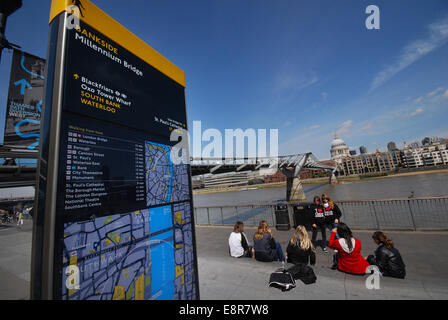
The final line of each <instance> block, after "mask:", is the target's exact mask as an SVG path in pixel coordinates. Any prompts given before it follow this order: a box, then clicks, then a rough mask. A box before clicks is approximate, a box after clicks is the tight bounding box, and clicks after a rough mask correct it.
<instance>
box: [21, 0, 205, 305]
mask: <svg viewBox="0 0 448 320" xmlns="http://www.w3.org/2000/svg"><path fill="white" fill-rule="evenodd" d="M63 4H64V1H62V0H58V1H53V8H54V9H53V10H52V12H53V13H56V12H58V10H57V8H59V7H58V5H61V7H60V8H61V10H65V7H63V6H62V5H63ZM82 5H83V8H84V9H83V11H82V12H83V15H84V18H83V17H82V16H81V19H80V21H79V23H78V24H77V28H64V29H62V28H61V27H62V26H67V24H66V22H67V21H66V19H67V18H66V17H65V12H64V11H61V13H64V14H62V15H61V14H60V15H59V16H57V17H56V16H55V17H54V19H53V20H51V21H52V22H51V31H50V34H51V38H50V44H55V45H56V46H57V47H58V48H61V50H59V51H58V50H55V51H54V52H58V54H60V55H61V56H60V57H56V58H52V53H51V52H53V51H50V54H49V58H48V69H49V71H48V79H47V89H48V88H50V89H51V88H52V87H51V85H52V84H53V85H54V83H53V81H60V83H58V84H57V85H54V87H53V89H52V90H54V91H53V92H51V90H49V91H48V90H47V92H46V96H45V99H44V101H45V110H44V111H45V116H44V117H43V126H42V141H41V145H42V147H41V149H42V150H41V153H42V155H43V156H42V161H41V164H43V165H45V164H48V167H49V168H48V170H46V169H45V168H44V169H42V168H43V167H42V166H40V170H41V172H40V175H39V177H43V176H45V175H46V176H45V177H46V180H45V181H40V180H39V186H38V190H39V192H38V195H39V196H40V198H39V199H40V200H39V202H38V206H37V210H36V212H37V218H36V221H37V222H36V223H37V224H39V222H40V221H43V220H42V219H47V218H48V217H50V216H54V228H52V229H50V228H49V229H50V231H48V232H46V230H43V229H42V231H43V232H42V234H49V233H52V234H53V235H54V237H53V239H54V245H53V246H52V248H49V249H47V247H46V246H45V244H46V242H45V241H42V243H43V245H42V247H43V248H44V249H43V250H42V251H44V256H45V258H47V257H48V261H50V259H51V260H52V262H53V265H52V268H51V270H46V269H45V268H46V267H47V266H46V265H45V266H43V267H42V268H40V269H39V268H35V270H37V271H36V272H35V273H34V274H36V273H37V275H35V277H34V278H33V279H35V281H34V283H33V289H32V290H33V293H34V292H36V293H35V297H42V296H43V297H45V298H46V297H49V298H52V299H62V300H194V299H198V298H199V285H198V268H197V258H196V247H195V232H194V215H193V203H192V188H191V177H190V168H189V164H188V163H186V162H182V161H179V159H177V158H178V155H179V153H181V154H184V152H187V151H184V147H181V146H180V144H179V141H178V140H176V139H174V140H172V139H171V134H172V132H173V131H175V132H179V131H181V130H184V129H185V130H186V129H187V120H186V116H187V115H186V106H185V86H184V81H183V80H184V79H183V78H184V77H183V72H181V71H180V69H178V68H177V67H175V66H174V65H172V64H171V63H170V62H169V61H168V60H165V58H163V57H162V56H160V54H158V53H156V52H153V49H152V48H150V47H149V46H148V45H147V44H145V43H143V42H140V41H141V40H139V39H132V37H133V35H132V34H130V33H129V31H127V30H126V29H125V28H124V27H123V26H121V25H118V24H117V23H116V22H114V21H112V20H111V18H110V17H108V16H107V15H106V14H105V13H104V12H102V11H100V10H99V9H98V8H96V7H95V6H94V5H93V4H92V3H90V2H89V1H82ZM80 9H82V8H80ZM98 21H102V23H101V24H99V23H98ZM54 30H58V32H55V31H54ZM118 30H121V32H118ZM120 34H125V35H126V36H124V37H123V38H120V37H117V35H120ZM138 43H140V44H139V45H138V46H136V47H134V46H135V45H136V44H138ZM50 48H52V47H50ZM58 61H63V63H62V64H58ZM59 67H60V69H59ZM52 68H53V69H54V70H57V71H54V72H52V71H51V70H52ZM26 81H28V83H29V80H27V79H25V80H24V81H22V79H14V82H13V85H14V88H15V90H16V91H17V94H21V92H25V94H26V93H27V92H28V91H29V90H33V89H29V86H28V84H27V82H26ZM31 86H32V84H31ZM55 96H56V97H60V99H57V98H53V99H51V98H52V97H55ZM36 106H37V105H36ZM50 120H51V121H50ZM51 137H57V139H51ZM46 146H48V150H50V151H51V150H57V152H54V153H51V152H49V153H48V154H49V155H48V154H47V153H46ZM186 150H188V148H186ZM46 156H48V157H53V158H45V157H46ZM44 160H45V161H44ZM51 177H54V181H57V182H56V183H55V184H56V185H51V186H48V185H47V184H46V182H47V181H51V179H52V178H51ZM54 188H56V189H57V192H55V193H54V192H48V190H50V189H54ZM49 197H51V198H49ZM46 203H51V204H52V206H51V208H49V209H48V210H44V205H46ZM50 210H52V211H50ZM39 214H41V215H42V218H41V220H39V217H40V216H39ZM47 228H48V227H47ZM39 231H40V230H39ZM44 240H45V239H44ZM49 240H50V239H49ZM51 241H53V240H52V239H51ZM35 248H38V249H35V250H34V252H35V253H36V255H35V257H34V260H35V261H37V262H36V263H35V265H36V266H39V265H38V263H40V261H41V260H40V259H41V256H42V254H41V251H40V250H39V243H37V244H36V245H35ZM46 250H47V251H46ZM43 259H44V258H43ZM43 259H42V260H43ZM41 270H43V272H41ZM38 272H41V273H42V274H43V275H44V276H45V277H48V279H50V278H51V281H46V282H45V281H41V279H42V277H39V273H38ZM39 281H41V282H39ZM50 282H51V288H50V289H51V290H50V289H48V288H47V287H50V284H49V283H50ZM41 288H44V290H41ZM39 291H40V292H39ZM50 291H51V292H50ZM42 292H43V293H42Z"/></svg>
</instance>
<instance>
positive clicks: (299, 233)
mask: <svg viewBox="0 0 448 320" xmlns="http://www.w3.org/2000/svg"><path fill="white" fill-rule="evenodd" d="M286 253H287V256H288V262H289V263H293V264H299V263H302V264H305V265H307V264H308V263H309V264H311V265H315V264H316V253H315V249H314V246H313V243H312V242H311V240H310V237H309V236H308V232H307V231H306V228H305V227H304V226H297V228H296V232H295V233H294V235H293V236H292V238H291V240H289V243H288V247H287V248H286Z"/></svg>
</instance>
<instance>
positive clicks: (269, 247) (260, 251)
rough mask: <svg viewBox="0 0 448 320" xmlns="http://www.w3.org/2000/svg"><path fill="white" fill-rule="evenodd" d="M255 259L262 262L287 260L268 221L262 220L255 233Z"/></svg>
mask: <svg viewBox="0 0 448 320" xmlns="http://www.w3.org/2000/svg"><path fill="white" fill-rule="evenodd" d="M254 250H255V259H256V260H258V261H262V262H272V261H282V262H284V261H285V256H284V254H283V250H282V247H281V245H280V243H279V242H278V241H276V240H275V239H274V235H273V234H272V231H271V228H269V225H268V224H267V222H266V221H261V222H260V224H259V226H258V230H257V233H255V235H254Z"/></svg>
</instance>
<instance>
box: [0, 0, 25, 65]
mask: <svg viewBox="0 0 448 320" xmlns="http://www.w3.org/2000/svg"><path fill="white" fill-rule="evenodd" d="M21 7H22V0H2V1H1V2H0V62H1V58H2V51H3V49H4V48H11V45H12V44H11V43H9V41H8V40H6V37H5V30H6V21H7V19H8V17H9V16H10V15H11V14H13V13H14V12H16V11H17V10H18V9H20V8H21Z"/></svg>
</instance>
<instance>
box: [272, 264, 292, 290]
mask: <svg viewBox="0 0 448 320" xmlns="http://www.w3.org/2000/svg"><path fill="white" fill-rule="evenodd" d="M268 286H269V287H274V288H277V289H280V290H282V291H283V292H284V291H289V290H291V289H293V288H295V287H296V281H295V280H294V278H293V276H292V274H291V273H289V272H288V271H287V270H285V269H278V270H277V271H275V272H273V273H271V276H270V278H269V285H268Z"/></svg>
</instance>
